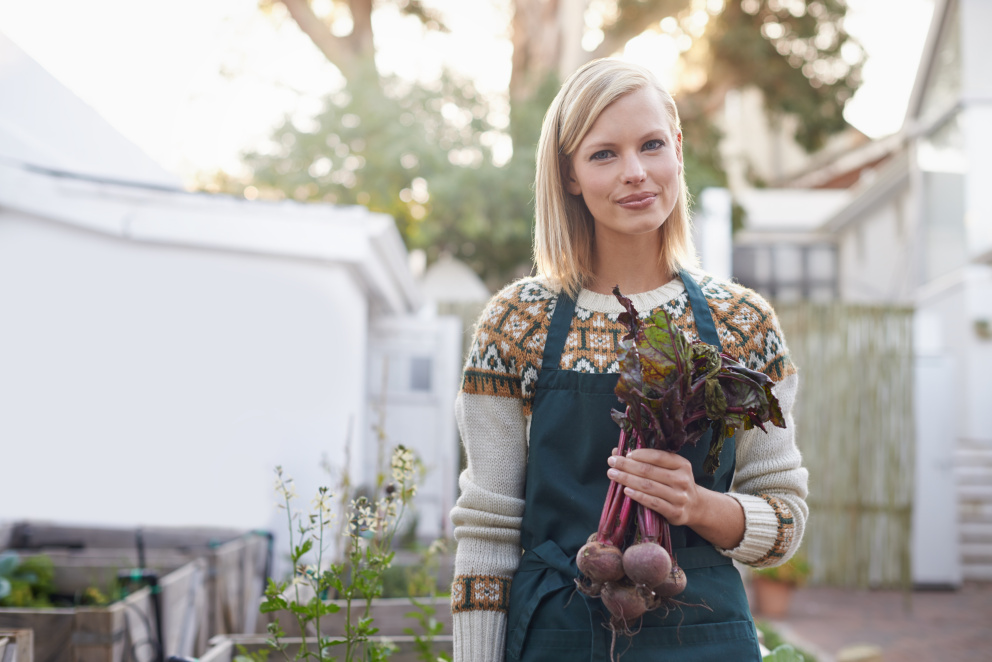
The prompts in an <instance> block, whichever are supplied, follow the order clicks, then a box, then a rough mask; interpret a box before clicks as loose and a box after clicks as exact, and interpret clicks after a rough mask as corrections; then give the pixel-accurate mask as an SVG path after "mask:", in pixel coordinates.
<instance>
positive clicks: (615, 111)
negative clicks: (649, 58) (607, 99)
mask: <svg viewBox="0 0 992 662" xmlns="http://www.w3.org/2000/svg"><path fill="white" fill-rule="evenodd" d="M671 130H672V119H671V117H670V116H669V114H668V108H667V106H666V104H665V101H664V99H663V98H662V96H661V93H660V92H659V91H658V90H656V89H654V88H653V87H642V88H639V89H637V90H634V91H633V92H628V93H627V94H624V95H623V96H621V97H618V98H617V99H615V100H614V101H613V102H612V103H610V104H609V105H608V106H606V108H604V109H603V110H602V112H600V114H599V117H597V118H596V121H595V122H593V124H592V126H591V127H589V131H588V132H587V133H586V135H585V137H584V138H583V139H582V141H581V142H582V143H586V142H588V141H590V140H598V139H602V138H604V137H605V136H607V135H619V134H626V133H635V134H636V133H642V132H649V131H666V132H667V131H671Z"/></svg>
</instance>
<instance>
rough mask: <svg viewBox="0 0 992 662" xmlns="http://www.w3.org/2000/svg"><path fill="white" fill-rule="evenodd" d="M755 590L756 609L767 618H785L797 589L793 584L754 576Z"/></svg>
mask: <svg viewBox="0 0 992 662" xmlns="http://www.w3.org/2000/svg"><path fill="white" fill-rule="evenodd" d="M751 588H752V590H753V591H754V607H755V611H756V612H757V613H759V614H761V615H762V616H764V617H766V618H776V619H778V618H784V617H785V615H786V614H787V613H788V611H789V603H790V602H792V594H793V592H794V591H795V590H796V588H795V587H794V586H792V585H791V584H784V583H782V582H777V581H774V580H771V579H768V578H766V577H761V576H757V577H754V578H753V580H752V582H751Z"/></svg>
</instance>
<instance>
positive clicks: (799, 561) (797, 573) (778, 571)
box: [752, 555, 810, 586]
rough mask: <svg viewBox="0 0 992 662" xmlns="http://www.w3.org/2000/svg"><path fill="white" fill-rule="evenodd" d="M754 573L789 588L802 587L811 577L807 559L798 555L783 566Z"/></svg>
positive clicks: (757, 569)
mask: <svg viewBox="0 0 992 662" xmlns="http://www.w3.org/2000/svg"><path fill="white" fill-rule="evenodd" d="M752 572H753V573H754V574H755V576H756V577H763V578H765V579H768V580H770V581H773V582H780V583H782V584H788V585H789V586H802V585H804V584H805V583H806V579H807V578H808V577H809V574H810V567H809V563H808V562H807V561H806V559H805V558H803V557H801V556H798V555H797V556H793V557H792V558H791V559H789V560H788V561H786V562H785V563H783V564H782V565H777V566H773V567H769V568H754V569H753V570H752Z"/></svg>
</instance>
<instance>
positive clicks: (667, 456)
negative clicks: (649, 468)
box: [627, 448, 689, 469]
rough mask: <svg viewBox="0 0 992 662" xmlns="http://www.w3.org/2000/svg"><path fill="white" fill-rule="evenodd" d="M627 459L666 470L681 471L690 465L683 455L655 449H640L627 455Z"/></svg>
mask: <svg viewBox="0 0 992 662" xmlns="http://www.w3.org/2000/svg"><path fill="white" fill-rule="evenodd" d="M627 458H629V459H631V460H637V461H638V462H645V463H647V464H653V465H654V466H656V467H662V468H665V469H679V468H681V467H683V466H685V465H688V464H689V461H688V460H687V459H685V458H684V457H682V456H681V455H678V454H676V453H672V452H669V451H662V450H657V449H654V448H638V449H637V450H633V451H631V452H629V453H627Z"/></svg>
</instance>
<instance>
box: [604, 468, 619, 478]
mask: <svg viewBox="0 0 992 662" xmlns="http://www.w3.org/2000/svg"><path fill="white" fill-rule="evenodd" d="M606 475H607V476H609V477H610V478H616V477H618V476H619V475H620V472H619V471H617V470H616V469H610V470H609V471H607V472H606Z"/></svg>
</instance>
